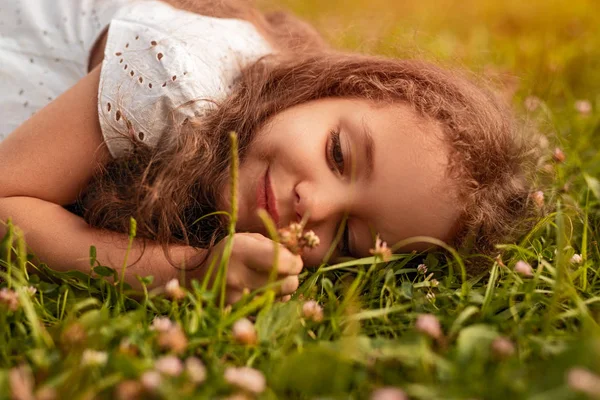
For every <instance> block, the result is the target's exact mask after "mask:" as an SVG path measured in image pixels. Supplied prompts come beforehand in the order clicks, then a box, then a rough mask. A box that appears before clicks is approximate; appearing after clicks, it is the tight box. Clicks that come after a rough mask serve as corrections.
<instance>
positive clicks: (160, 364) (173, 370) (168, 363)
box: [154, 355, 183, 376]
mask: <svg viewBox="0 0 600 400" xmlns="http://www.w3.org/2000/svg"><path fill="white" fill-rule="evenodd" d="M154 368H156V370H157V371H158V372H160V373H161V374H163V375H169V376H179V375H181V373H182V372H183V364H182V363H181V360H180V359H179V358H177V357H175V356H170V355H169V356H162V357H160V358H159V359H158V360H156V363H155V364H154Z"/></svg>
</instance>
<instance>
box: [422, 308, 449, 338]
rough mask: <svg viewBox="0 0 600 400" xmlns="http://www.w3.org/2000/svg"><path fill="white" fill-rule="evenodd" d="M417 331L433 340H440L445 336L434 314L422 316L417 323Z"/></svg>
mask: <svg viewBox="0 0 600 400" xmlns="http://www.w3.org/2000/svg"><path fill="white" fill-rule="evenodd" d="M415 329H416V330H417V331H418V332H421V333H423V334H425V335H427V336H429V337H430V338H432V339H440V338H441V337H442V336H443V333H442V326H441V325H440V321H439V320H438V319H437V317H436V316H435V315H433V314H421V315H419V317H418V318H417V322H416V323H415Z"/></svg>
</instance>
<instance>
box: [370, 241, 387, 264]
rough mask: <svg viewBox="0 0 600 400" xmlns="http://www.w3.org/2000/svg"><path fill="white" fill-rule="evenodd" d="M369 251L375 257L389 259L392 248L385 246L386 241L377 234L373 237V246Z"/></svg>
mask: <svg viewBox="0 0 600 400" xmlns="http://www.w3.org/2000/svg"><path fill="white" fill-rule="evenodd" d="M369 253H371V254H372V255H374V256H375V257H379V258H381V259H382V260H383V261H389V259H390V258H391V257H392V249H390V248H389V247H388V246H387V243H386V242H384V241H382V240H381V238H380V237H379V235H377V238H376V239H375V248H374V249H370V250H369Z"/></svg>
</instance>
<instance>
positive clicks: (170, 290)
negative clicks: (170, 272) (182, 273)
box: [165, 279, 185, 301]
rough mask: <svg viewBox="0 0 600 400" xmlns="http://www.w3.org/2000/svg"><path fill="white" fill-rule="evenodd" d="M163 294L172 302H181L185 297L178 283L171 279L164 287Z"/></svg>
mask: <svg viewBox="0 0 600 400" xmlns="http://www.w3.org/2000/svg"><path fill="white" fill-rule="evenodd" d="M165 293H166V294H167V297H169V298H171V299H172V300H175V301H177V300H181V299H183V298H184V297H185V291H184V290H183V289H182V288H181V286H179V281H178V280H177V279H171V280H170V281H169V282H167V284H166V285H165Z"/></svg>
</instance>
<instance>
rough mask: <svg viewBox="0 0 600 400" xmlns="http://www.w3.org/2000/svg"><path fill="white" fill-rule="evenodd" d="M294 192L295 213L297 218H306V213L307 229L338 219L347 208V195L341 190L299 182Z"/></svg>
mask: <svg viewBox="0 0 600 400" xmlns="http://www.w3.org/2000/svg"><path fill="white" fill-rule="evenodd" d="M295 191H296V193H295V195H296V198H295V204H294V207H295V211H296V214H297V215H298V217H299V218H306V217H305V215H306V213H308V220H307V227H311V226H315V225H321V224H323V223H324V222H327V221H329V220H336V219H339V218H340V217H341V215H343V213H344V212H345V211H347V209H348V206H349V200H350V199H349V194H346V193H344V192H343V190H342V189H341V188H334V187H331V186H327V185H323V186H321V187H318V186H317V185H314V184H311V183H310V182H301V183H299V184H298V185H296V188H295Z"/></svg>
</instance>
